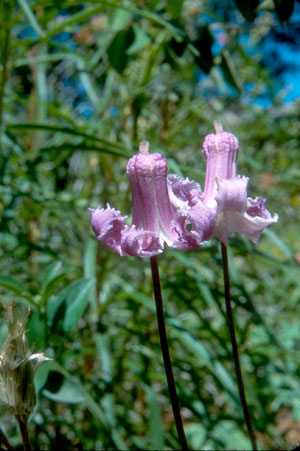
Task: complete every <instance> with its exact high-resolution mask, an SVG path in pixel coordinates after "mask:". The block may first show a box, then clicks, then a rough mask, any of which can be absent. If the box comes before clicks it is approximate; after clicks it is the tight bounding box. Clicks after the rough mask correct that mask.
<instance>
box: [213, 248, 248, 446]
mask: <svg viewBox="0 0 300 451" xmlns="http://www.w3.org/2000/svg"><path fill="white" fill-rule="evenodd" d="M221 246H222V261H223V274H224V288H225V302H226V314H227V322H228V327H229V332H230V339H231V345H232V355H233V360H234V365H235V374H236V378H237V383H238V389H239V395H240V400H241V404H242V408H243V412H244V417H245V421H246V426H247V430H248V434H249V437H250V440H251V445H252V449H253V451H257V444H256V438H255V434H254V430H253V426H252V422H251V417H250V413H249V409H248V405H247V401H246V395H245V388H244V382H243V377H242V371H241V365H240V358H239V353H238V346H237V342H236V336H235V331H234V319H233V314H232V308H231V301H230V278H229V269H228V255H227V247H226V245H225V244H224V243H222V242H221Z"/></svg>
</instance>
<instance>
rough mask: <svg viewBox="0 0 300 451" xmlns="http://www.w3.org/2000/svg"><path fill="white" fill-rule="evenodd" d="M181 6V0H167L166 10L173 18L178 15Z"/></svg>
mask: <svg viewBox="0 0 300 451" xmlns="http://www.w3.org/2000/svg"><path fill="white" fill-rule="evenodd" d="M182 6H183V0H167V11H168V13H169V14H170V15H171V16H172V17H173V18H174V19H177V18H178V17H179V16H180V13H181V10H182Z"/></svg>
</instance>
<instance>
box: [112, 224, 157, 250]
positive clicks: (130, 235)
mask: <svg viewBox="0 0 300 451" xmlns="http://www.w3.org/2000/svg"><path fill="white" fill-rule="evenodd" d="M163 248H164V246H163V241H162V240H160V238H159V236H158V235H157V234H155V233H153V232H150V231H146V230H137V229H136V227H135V226H134V225H132V226H131V227H128V229H126V230H124V232H123V233H122V242H121V253H120V254H121V255H132V256H134V257H143V258H146V257H153V256H154V255H158V254H160V253H161V252H162V251H163Z"/></svg>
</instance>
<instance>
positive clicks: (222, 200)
mask: <svg viewBox="0 0 300 451" xmlns="http://www.w3.org/2000/svg"><path fill="white" fill-rule="evenodd" d="M248 180H249V179H248V177H245V176H243V177H234V178H232V179H229V180H219V179H217V180H216V182H217V192H216V196H215V199H216V201H217V204H218V211H219V212H225V211H236V212H240V213H243V212H245V211H246V208H247V184H248Z"/></svg>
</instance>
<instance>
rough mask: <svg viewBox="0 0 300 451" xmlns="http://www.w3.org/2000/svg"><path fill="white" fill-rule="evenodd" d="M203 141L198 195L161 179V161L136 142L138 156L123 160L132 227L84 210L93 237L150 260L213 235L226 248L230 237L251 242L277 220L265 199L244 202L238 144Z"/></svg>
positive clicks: (226, 139) (213, 138)
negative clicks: (201, 182)
mask: <svg viewBox="0 0 300 451" xmlns="http://www.w3.org/2000/svg"><path fill="white" fill-rule="evenodd" d="M215 127H216V134H210V135H208V136H206V138H205V140H204V144H203V154H204V156H205V158H206V175H205V185H204V191H202V190H201V187H200V185H199V184H198V183H197V182H194V181H190V180H189V179H183V178H181V177H179V176H177V175H175V174H171V175H169V176H167V170H168V166H167V161H166V159H165V158H164V157H163V156H162V155H161V154H159V153H153V154H150V153H149V143H148V142H146V141H142V142H141V144H140V147H139V153H138V154H137V155H135V156H134V157H132V158H131V159H130V160H129V161H128V165H127V174H128V177H129V181H130V185H131V191H132V224H131V225H130V226H129V225H127V224H126V219H127V216H121V213H120V211H118V210H115V209H114V208H111V207H110V206H109V204H107V207H106V208H105V209H104V208H99V207H98V208H97V209H90V212H91V223H92V227H93V230H94V232H95V234H96V236H97V238H98V240H100V241H102V242H103V243H104V244H105V245H106V246H108V247H109V248H111V249H112V250H114V251H116V252H118V253H119V254H120V255H133V256H137V257H152V256H154V255H157V254H159V253H161V252H162V251H163V248H164V243H165V242H166V243H167V245H168V246H171V247H174V248H177V249H182V250H189V249H195V248H197V247H201V246H203V241H205V240H209V239H210V237H211V236H216V237H217V238H219V239H220V240H221V241H222V242H223V243H225V244H227V242H228V237H229V235H230V234H231V233H233V232H237V233H241V234H243V235H245V236H247V237H248V238H250V239H251V240H252V241H254V242H255V243H257V242H258V240H259V238H260V235H261V233H262V232H263V230H264V229H265V227H267V226H268V225H270V224H272V223H273V222H276V221H277V220H278V216H277V215H274V216H271V214H270V213H269V211H268V210H267V209H266V207H265V203H266V199H264V198H258V197H257V198H255V199H252V198H250V197H247V184H248V180H249V179H248V178H247V177H245V176H242V177H241V176H239V175H237V155H238V140H237V138H236V137H235V136H234V135H232V134H231V133H228V132H223V131H222V127H221V125H220V123H218V122H216V124H215Z"/></svg>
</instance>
